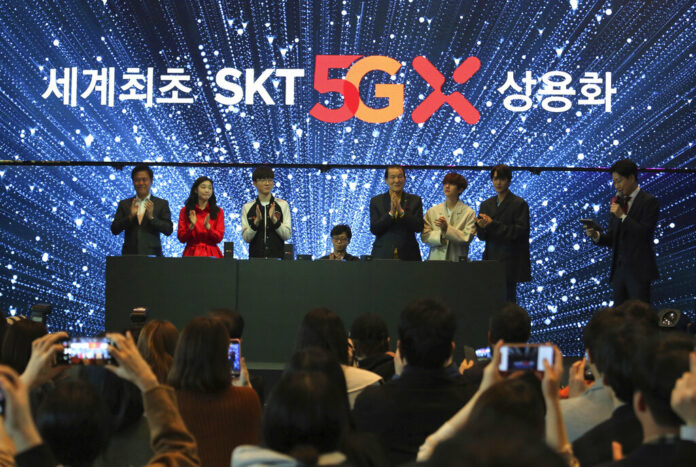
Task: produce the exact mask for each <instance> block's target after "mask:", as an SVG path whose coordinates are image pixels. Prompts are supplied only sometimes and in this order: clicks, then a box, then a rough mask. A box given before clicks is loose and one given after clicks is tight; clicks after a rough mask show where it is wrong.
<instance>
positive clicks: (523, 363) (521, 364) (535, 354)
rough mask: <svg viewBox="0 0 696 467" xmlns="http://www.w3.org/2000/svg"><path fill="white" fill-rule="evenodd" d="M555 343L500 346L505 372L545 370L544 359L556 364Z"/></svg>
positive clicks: (501, 368) (501, 360)
mask: <svg viewBox="0 0 696 467" xmlns="http://www.w3.org/2000/svg"><path fill="white" fill-rule="evenodd" d="M554 352H555V349H554V347H553V345H548V344H505V345H503V346H501V348H500V365H499V366H498V370H499V371H501V372H503V373H512V372H515V371H537V372H540V373H543V372H544V371H545V366H544V360H546V361H548V362H549V364H550V365H551V366H553V365H554Z"/></svg>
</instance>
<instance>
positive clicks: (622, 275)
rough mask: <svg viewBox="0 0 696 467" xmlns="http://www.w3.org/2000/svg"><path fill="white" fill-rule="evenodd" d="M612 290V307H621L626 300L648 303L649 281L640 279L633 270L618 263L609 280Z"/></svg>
mask: <svg viewBox="0 0 696 467" xmlns="http://www.w3.org/2000/svg"><path fill="white" fill-rule="evenodd" d="M611 286H612V288H613V289H614V306H618V305H621V304H622V303H623V302H625V301H626V300H632V299H636V300H642V301H644V302H646V303H650V280H645V279H641V278H639V277H638V275H637V274H636V272H635V269H630V268H628V267H627V266H626V265H625V264H621V263H619V264H618V265H617V266H616V269H615V270H614V277H612V279H611Z"/></svg>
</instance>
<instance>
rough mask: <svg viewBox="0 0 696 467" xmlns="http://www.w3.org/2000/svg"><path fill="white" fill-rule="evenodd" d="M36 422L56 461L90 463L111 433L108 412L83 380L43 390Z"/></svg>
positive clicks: (106, 444)
mask: <svg viewBox="0 0 696 467" xmlns="http://www.w3.org/2000/svg"><path fill="white" fill-rule="evenodd" d="M36 426H37V428H38V430H39V433H40V434H41V437H42V438H43V440H44V442H45V443H46V444H47V445H48V447H49V448H50V450H51V452H52V453H53V455H54V456H55V458H56V461H57V462H58V463H59V464H63V465H70V466H71V467H76V466H88V465H92V463H93V462H94V460H95V459H96V458H97V457H98V456H99V455H100V454H101V453H102V452H103V451H104V450H106V447H107V446H108V443H109V437H110V436H111V426H112V422H111V415H110V414H109V410H108V408H107V407H106V404H105V403H104V401H103V400H102V399H101V398H100V397H99V394H97V392H96V391H95V390H94V388H93V387H92V386H91V385H90V384H89V383H87V382H86V381H81V380H76V381H63V382H61V383H59V384H58V385H56V387H55V388H54V389H53V390H52V391H50V392H49V393H47V394H46V396H45V398H44V399H43V401H42V402H41V404H40V405H39V407H38V409H37V412H36Z"/></svg>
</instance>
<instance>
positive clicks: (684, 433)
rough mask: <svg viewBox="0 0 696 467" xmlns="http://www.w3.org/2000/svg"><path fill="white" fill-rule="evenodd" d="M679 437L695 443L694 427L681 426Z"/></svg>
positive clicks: (695, 428) (695, 427)
mask: <svg viewBox="0 0 696 467" xmlns="http://www.w3.org/2000/svg"><path fill="white" fill-rule="evenodd" d="M679 437H680V438H681V439H684V440H686V441H693V442H695V443H696V426H690V425H682V426H681V427H679Z"/></svg>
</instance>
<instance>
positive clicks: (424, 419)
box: [353, 299, 472, 465]
mask: <svg viewBox="0 0 696 467" xmlns="http://www.w3.org/2000/svg"><path fill="white" fill-rule="evenodd" d="M456 327H457V320H456V317H455V316H454V313H453V312H452V310H450V309H448V308H446V307H445V306H444V305H443V304H441V303H439V302H436V301H434V300H426V299H424V300H417V301H414V302H412V303H410V304H409V305H407V306H406V308H404V310H403V311H402V312H401V317H400V320H399V341H398V343H397V348H398V349H399V356H400V357H399V358H400V359H402V361H403V363H404V364H405V367H404V368H403V371H402V372H401V374H400V376H399V378H397V379H392V380H390V381H387V382H386V383H385V384H384V385H381V386H370V387H368V388H365V390H363V392H362V393H361V394H360V395H359V396H358V398H357V399H356V401H355V407H354V409H353V418H354V420H355V425H356V428H357V429H358V431H363V432H368V433H374V434H375V435H377V436H378V437H379V439H380V442H381V443H382V444H383V446H384V447H385V448H386V449H387V452H388V456H389V465H401V464H403V463H405V462H410V461H413V460H415V458H416V454H417V452H418V447H419V446H420V445H421V444H423V442H424V441H425V438H426V437H427V436H428V435H430V434H431V433H433V432H435V430H437V429H438V428H439V427H440V426H442V424H443V423H445V422H446V421H447V420H449V419H450V418H451V417H452V416H453V415H454V414H455V413H457V411H458V410H459V409H461V408H462V407H463V406H464V405H465V404H466V403H467V402H468V401H469V399H470V398H471V395H472V393H471V391H470V390H469V388H467V387H466V386H465V385H464V384H462V382H461V380H460V379H454V378H452V377H451V376H450V375H449V374H448V373H447V370H446V367H447V366H448V365H449V362H450V361H451V359H452V352H453V350H454V335H455V330H456Z"/></svg>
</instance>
